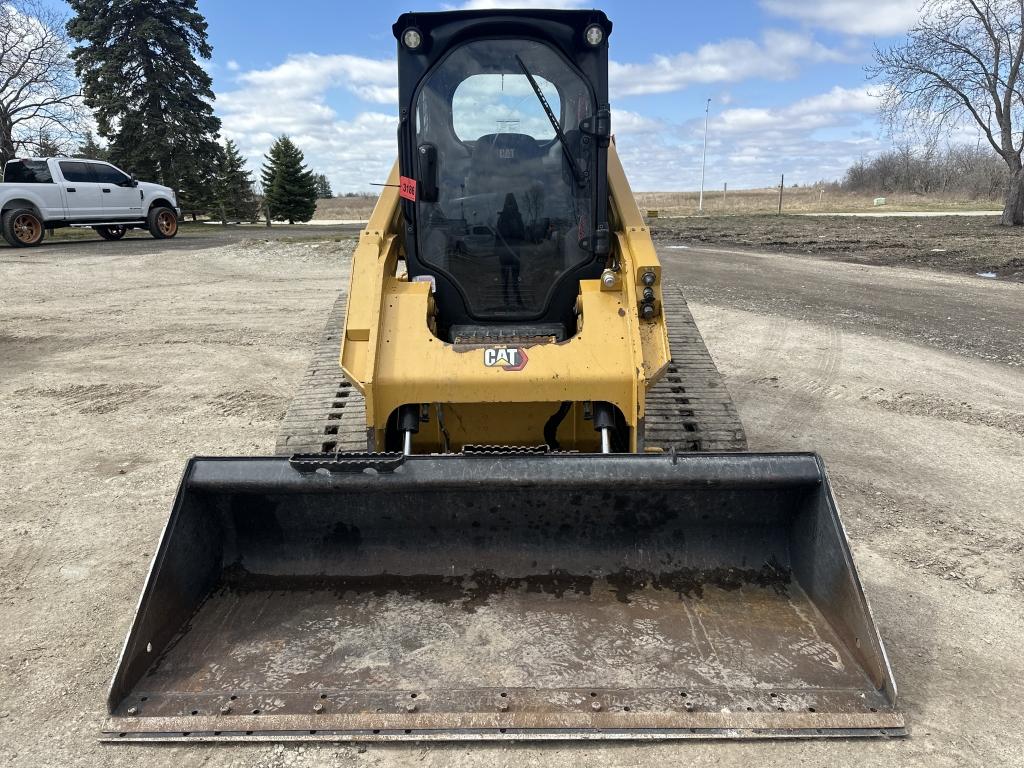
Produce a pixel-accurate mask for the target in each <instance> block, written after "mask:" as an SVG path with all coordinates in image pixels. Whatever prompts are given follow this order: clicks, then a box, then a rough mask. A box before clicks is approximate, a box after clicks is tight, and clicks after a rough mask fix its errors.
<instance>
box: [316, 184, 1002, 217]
mask: <svg viewBox="0 0 1024 768" xmlns="http://www.w3.org/2000/svg"><path fill="white" fill-rule="evenodd" d="M698 198H699V194H698V193H697V192H638V193H636V201H637V204H638V205H639V206H640V210H642V211H644V212H645V213H646V212H648V211H657V212H658V216H659V217H665V216H669V217H674V216H699V215H701V212H700V211H698V209H697V203H698ZM874 200H875V196H874V195H865V194H855V193H852V192H843V191H840V190H833V189H824V188H818V187H787V188H786V189H785V190H784V191H783V196H782V210H783V212H784V213H853V212H860V211H965V210H969V211H997V210H1000V209H1001V208H1002V207H1003V206H1002V202H1001V201H1000V200H989V199H967V198H952V197H933V196H927V195H910V194H896V195H886V196H885V205H884V206H876V205H875V204H874ZM376 201H377V198H376V197H375V196H373V195H360V196H358V197H335V198H331V199H328V200H319V201H317V208H316V215H315V216H314V218H315V219H365V218H366V217H367V216H369V215H370V211H372V210H373V204H374V203H375V202H376ZM778 209H779V190H778V188H777V187H776V188H774V189H741V190H736V191H730V192H729V193H728V194H723V192H722V190H721V189H717V190H705V192H704V214H708V215H721V214H750V213H776V212H778Z"/></svg>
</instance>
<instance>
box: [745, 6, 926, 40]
mask: <svg viewBox="0 0 1024 768" xmlns="http://www.w3.org/2000/svg"><path fill="white" fill-rule="evenodd" d="M760 3H761V7H762V8H764V9H765V10H766V11H768V12H769V13H774V14H776V15H778V16H785V17H787V18H791V19H796V20H798V21H802V22H804V23H805V24H808V25H810V26H815V27H823V28H825V29H831V30H835V31H837V32H844V33H846V34H849V35H894V34H899V33H901V32H906V31H907V30H908V29H909V28H910V27H911V25H913V23H914V22H915V21H916V20H917V17H918V10H919V7H920V5H921V0H871V2H865V0H813V1H812V0H760Z"/></svg>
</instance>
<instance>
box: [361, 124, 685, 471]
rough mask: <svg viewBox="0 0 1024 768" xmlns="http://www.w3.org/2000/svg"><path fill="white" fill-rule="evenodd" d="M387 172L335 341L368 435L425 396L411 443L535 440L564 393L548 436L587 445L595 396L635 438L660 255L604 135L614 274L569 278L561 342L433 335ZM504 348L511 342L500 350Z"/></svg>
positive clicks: (419, 448)
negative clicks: (572, 312)
mask: <svg viewBox="0 0 1024 768" xmlns="http://www.w3.org/2000/svg"><path fill="white" fill-rule="evenodd" d="M398 176H399V174H398V167H397V164H396V165H395V167H394V168H393V169H392V171H391V175H390V177H389V179H388V184H389V186H387V187H384V191H383V193H382V194H381V196H380V199H379V200H378V201H377V205H376V207H375V208H374V210H373V214H372V215H371V216H370V220H369V222H368V224H367V226H366V229H365V230H364V231H363V232H362V233H361V234H360V236H359V243H358V245H357V246H356V249H355V253H354V255H353V258H352V277H351V281H350V283H349V298H348V314H347V316H346V318H345V333H344V337H343V339H342V345H341V367H342V369H343V371H344V372H345V375H346V376H347V377H348V378H349V380H350V381H351V382H352V384H353V385H354V386H355V387H357V388H358V389H359V390H360V391H361V392H362V393H363V396H364V397H365V399H366V425H367V429H368V430H370V431H372V437H373V443H372V445H375V446H376V447H377V449H378V450H382V449H383V447H384V434H385V429H386V426H387V422H388V418H389V416H391V414H392V413H393V412H394V411H395V410H396V409H397V408H399V406H402V405H406V404H413V403H425V404H430V406H429V421H427V422H424V423H423V424H422V425H421V429H420V431H419V433H418V434H417V435H416V436H415V438H414V440H413V449H414V452H416V453H430V452H436V451H441V450H445V449H447V450H451V451H458V450H460V449H461V448H462V447H463V446H464V445H467V444H470V445H539V444H540V443H542V442H543V438H542V435H543V427H544V423H545V422H546V421H547V420H548V418H550V417H551V415H552V414H553V413H554V412H555V411H556V410H557V409H558V406H559V404H561V403H562V402H565V401H568V402H571V403H572V404H573V405H572V409H571V411H570V413H569V415H568V416H567V417H566V419H565V420H564V422H563V423H562V425H561V427H560V428H559V431H558V439H559V443H560V445H561V447H562V449H566V450H569V449H571V450H580V451H593V450H597V448H598V446H599V436H598V434H597V432H596V431H595V430H594V427H593V424H592V423H591V422H589V421H586V420H585V419H584V404H585V403H589V402H592V401H595V400H596V401H601V400H604V401H607V402H610V403H612V404H614V405H615V406H617V407H618V408H619V410H620V411H621V412H622V414H623V416H624V417H625V419H626V422H627V424H628V425H629V428H630V436H631V437H630V450H631V451H633V452H636V451H638V450H643V444H642V434H643V429H642V425H643V419H644V403H645V399H646V394H647V391H648V389H649V388H650V387H651V386H652V385H653V384H654V383H655V382H656V381H657V380H658V378H659V377H660V376H661V375H662V374H663V373H664V371H665V368H666V367H667V366H668V363H669V346H668V334H667V329H666V326H665V320H664V317H663V316H662V315H661V313H660V312H658V314H657V315H656V316H655V317H654V319H653V320H642V319H641V318H640V316H639V312H638V306H639V294H640V292H641V291H642V290H643V283H642V277H643V275H644V274H646V273H649V272H653V273H654V274H655V275H656V277H657V281H656V283H655V285H654V290H655V297H656V298H655V302H656V304H655V305H656V306H657V307H659V308H660V306H661V265H660V263H659V262H658V258H657V255H656V253H655V251H654V246H653V243H652V242H651V236H650V232H649V230H648V229H647V226H646V224H645V223H644V220H643V217H642V216H641V215H640V211H639V209H638V208H637V205H636V202H635V200H634V198H633V193H632V191H631V190H630V188H629V182H628V181H627V180H626V176H625V173H624V172H623V170H622V165H621V163H620V162H619V158H618V154H617V153H616V151H615V145H614V142H613V143H612V145H611V146H610V147H609V150H608V188H609V196H610V200H609V202H610V204H611V205H610V207H609V218H610V223H611V227H612V230H613V238H612V259H617V260H618V264H619V273H618V275H619V277H618V280H616V281H615V284H614V286H612V287H610V288H609V287H607V286H605V285H603V284H602V281H601V280H581V281H580V293H579V299H578V306H577V309H578V326H577V332H576V335H575V336H573V337H571V338H570V339H568V340H567V341H564V342H561V343H543V344H534V345H532V346H528V345H524V346H521V347H519V346H515V345H497V346H487V347H484V346H479V345H454V344H450V343H447V342H444V341H442V340H441V339H439V338H437V337H436V336H435V335H434V333H433V331H432V328H433V325H434V323H433V315H434V304H433V301H434V300H433V296H432V295H431V293H430V291H431V286H430V283H427V282H412V281H409V280H408V278H407V276H406V275H405V274H404V273H403V274H399V273H398V262H399V259H400V258H401V256H402V252H403V247H402V242H403V238H402V236H401V234H400V233H401V232H402V230H403V229H404V225H403V223H402V217H401V209H400V206H399V195H398V188H397V185H398ZM612 259H610V260H609V263H611V261H612ZM503 348H507V349H514V350H516V353H515V354H506V355H505V356H504V357H503V356H502V355H501V352H500V350H501V349H503ZM520 350H521V352H520ZM521 353H525V356H526V358H527V362H526V365H525V366H523V367H522V368H521V369H520V370H508V368H515V367H516V366H515V365H502V363H504V362H505V358H509V359H510V362H513V363H520V362H521V361H520V359H519V355H520V354H521ZM496 359H497V364H495V361H496ZM439 413H440V417H441V418H440V419H439V418H438V414H439ZM442 427H443V432H442Z"/></svg>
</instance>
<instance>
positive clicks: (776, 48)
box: [199, 0, 919, 192]
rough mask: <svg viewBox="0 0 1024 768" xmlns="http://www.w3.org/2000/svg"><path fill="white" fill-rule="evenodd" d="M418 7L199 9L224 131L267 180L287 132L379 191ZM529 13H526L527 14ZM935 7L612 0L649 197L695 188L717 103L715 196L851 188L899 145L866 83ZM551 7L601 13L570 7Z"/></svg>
mask: <svg viewBox="0 0 1024 768" xmlns="http://www.w3.org/2000/svg"><path fill="white" fill-rule="evenodd" d="M499 2H501V0H498V2H495V1H494V0H491V1H485V0H474V1H473V2H470V3H453V4H448V3H432V2H423V3H420V4H418V5H415V6H409V5H408V3H407V2H405V3H401V4H399V3H392V2H387V1H386V0H378V1H377V2H372V3H361V2H360V3H354V2H345V3H341V2H328V1H327V0H293V2H291V3H287V4H282V3H281V2H280V0H273V1H271V0H247V2H246V3H245V4H244V7H243V6H242V5H240V4H239V3H237V2H233V1H231V2H229V0H199V7H200V10H201V11H202V12H203V13H204V14H205V15H206V17H207V19H208V21H209V34H210V41H211V42H212V44H213V48H214V56H213V59H212V61H210V62H209V63H208V64H207V66H208V68H209V71H210V72H211V74H212V75H213V80H214V90H215V92H216V94H217V102H216V109H217V112H218V114H219V115H220V116H221V118H222V120H223V122H224V128H223V133H224V135H225V136H227V137H230V138H232V139H234V140H235V141H236V142H237V143H238V144H239V146H240V147H241V149H242V151H243V152H244V153H245V155H246V156H247V157H248V158H249V159H250V164H251V166H252V167H253V168H254V169H255V168H257V167H258V165H259V162H260V160H261V156H262V154H263V152H265V150H266V148H267V146H268V144H269V142H270V141H271V140H272V139H273V137H274V136H276V135H278V134H280V133H282V132H287V133H288V134H289V135H291V136H292V138H293V139H294V140H295V141H296V143H298V144H299V146H300V147H301V148H302V149H303V150H304V152H305V153H306V157H307V160H308V162H309V164H310V165H311V166H312V167H313V168H314V169H316V170H318V171H323V172H325V173H327V174H328V176H329V178H330V179H331V182H332V184H333V186H334V189H335V191H336V192H338V191H350V190H368V189H370V183H371V182H379V181H382V180H383V179H384V176H385V174H386V171H387V169H388V167H390V164H391V160H392V158H393V157H394V154H395V132H394V131H395V125H396V119H395V112H396V107H395V104H394V98H395V92H396V89H395V68H394V51H395V40H394V37H393V36H392V34H391V24H392V23H393V22H394V20H395V18H397V16H398V15H399V14H400V13H401V12H403V11H405V10H442V9H444V8H447V7H465V6H467V5H477V6H486V7H493V6H494V5H497V4H499ZM528 4H529V3H528V2H522V1H519V2H514V3H510V5H514V6H518V7H522V6H524V5H528ZM918 4H919V0H719V1H718V2H690V1H688V0H687V1H677V2H652V1H650V0H630V1H629V2H624V1H621V0H609V1H608V2H605V3H603V4H601V5H600V7H601V8H602V9H603V10H604V11H605V12H606V13H607V14H608V16H609V18H611V19H612V21H613V23H614V25H615V28H614V31H613V33H612V35H611V38H610V53H611V60H612V65H611V88H612V108H613V130H614V132H615V134H616V139H617V146H618V148H619V152H620V154H621V155H622V157H623V162H624V164H625V165H626V170H627V172H628V173H629V175H630V177H631V180H632V182H633V186H634V188H636V189H638V190H672V189H695V188H696V187H697V186H698V183H699V179H700V152H701V140H702V136H703V110H704V103H705V100H706V99H707V98H711V99H712V104H711V120H710V122H711V130H710V139H709V148H708V173H707V184H708V186H709V187H711V188H721V186H722V183H723V182H728V183H729V186H730V188H743V187H756V186H768V185H771V184H775V183H777V181H778V177H779V174H780V173H785V174H786V179H787V182H789V181H790V180H792V181H793V182H801V183H803V182H813V181H816V180H818V179H832V178H836V177H838V176H841V175H842V172H843V170H844V169H845V168H846V167H847V166H848V165H849V164H850V162H852V161H853V160H855V159H856V158H858V157H860V156H864V155H870V154H872V153H874V152H877V151H879V150H880V149H881V148H883V147H884V146H885V145H886V143H887V139H886V136H885V134H884V132H883V131H882V129H881V128H880V126H879V125H878V121H877V119H876V112H875V110H876V102H875V98H874V96H873V95H872V93H873V91H874V90H876V89H877V86H873V85H872V84H870V83H868V81H867V80H866V79H865V74H864V69H863V67H864V64H865V63H867V62H869V61H870V59H871V50H872V46H873V45H874V44H875V43H876V42H877V43H879V44H883V45H884V44H885V43H886V42H889V41H891V40H893V39H897V38H898V37H899V36H900V35H901V33H902V32H903V31H905V30H906V29H907V28H908V26H909V25H910V24H912V23H913V20H914V18H915V13H916V8H917V6H918ZM541 5H547V6H563V7H589V6H590V5H592V3H577V2H572V0H569V1H568V2H560V3H541Z"/></svg>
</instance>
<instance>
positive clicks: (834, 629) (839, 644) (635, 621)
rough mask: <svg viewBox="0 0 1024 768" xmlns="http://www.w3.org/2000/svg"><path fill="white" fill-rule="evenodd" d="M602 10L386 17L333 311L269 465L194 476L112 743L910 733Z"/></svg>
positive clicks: (808, 469)
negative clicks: (707, 329) (692, 250)
mask: <svg viewBox="0 0 1024 768" xmlns="http://www.w3.org/2000/svg"><path fill="white" fill-rule="evenodd" d="M611 30H612V25H611V23H610V22H609V21H608V19H607V18H606V17H605V15H604V14H603V13H600V12H597V11H487V12H468V11H467V12H462V11H459V12H447V13H423V14H419V13H417V14H405V15H403V16H401V17H400V18H399V20H398V22H397V23H396V24H395V26H394V33H395V36H396V38H397V40H398V64H399V66H398V72H399V98H400V125H399V134H398V138H399V141H398V143H399V159H398V163H397V164H396V167H395V169H394V171H393V172H392V175H391V179H390V181H389V186H387V187H386V188H385V189H384V192H383V194H382V195H381V197H380V200H379V202H378V204H377V206H376V209H375V210H374V212H373V215H372V217H371V219H370V222H369V224H368V226H367V227H366V229H365V231H363V232H362V234H361V235H360V238H359V242H358V245H357V247H356V249H355V252H354V256H353V263H352V277H351V282H350V286H349V291H348V301H347V305H346V303H345V302H344V300H342V301H340V302H339V305H338V307H337V308H336V312H335V314H334V315H333V316H332V321H331V323H330V324H329V326H328V329H327V331H326V333H325V335H324V346H323V350H322V353H321V354H320V355H318V356H317V358H316V359H315V360H314V362H313V364H312V366H311V369H310V371H309V374H308V376H307V379H306V382H305V384H304V388H303V391H302V392H301V393H300V395H299V396H298V397H297V398H296V400H295V403H294V404H293V406H292V408H291V409H290V410H289V413H288V416H287V417H286V420H285V422H284V426H283V429H282V436H281V438H280V442H279V452H281V453H283V454H285V455H282V456H273V457H259V458H195V459H192V460H191V461H190V462H189V464H188V466H187V467H186V469H185V474H184V477H183V479H182V481H181V486H180V488H179V490H178V494H177V498H176V499H175V502H174V506H173V510H172V512H171V516H170V519H169V522H168V524H167V528H166V530H165V531H164V533H163V537H162V539H161V542H160V545H159V549H158V551H157V554H156V556H155V559H154V562H153V566H152V570H151V572H150V574H149V577H148V580H147V582H146V585H145V589H144V591H143V593H142V598H141V601H140V604H139V607H138V611H137V614H136V616H135V620H134V623H133V625H132V628H131V630H130V634H129V636H128V639H127V642H126V644H125V647H124V650H123V653H122V656H121V659H120V662H119V664H118V668H117V671H116V674H115V677H114V680H113V683H112V687H111V690H110V695H109V701H108V705H109V714H110V717H109V719H108V722H107V724H106V726H105V729H104V735H105V738H108V739H110V740H113V741H138V740H153V739H155V740H189V739H192V740H218V739H225V740H245V739H257V740H258V739H264V740H265V739H276V740H287V739H301V740H310V739H328V740H329V739H343V740H374V739H376V740H401V739H415V740H429V739H441V740H443V739H481V738H483V739H570V738H588V739H589V738H608V739H621V738H635V739H654V738H682V737H728V738H743V737H780V736H812V737H813V736H873V735H900V734H902V733H903V732H904V727H905V726H904V719H903V715H902V714H901V713H900V711H899V710H898V709H897V707H896V687H895V683H894V681H893V677H892V674H891V671H890V668H889V664H888V662H887V659H886V655H885V651H884V649H883V646H882V642H881V639H880V637H879V634H878V632H877V630H876V628H875V625H874V622H873V620H872V617H871V614H870V612H869V609H868V605H867V601H866V599H865V596H864V592H863V589H862V586H861V583H860V580H859V578H858V576H857V572H856V569H855V567H854V563H853V559H852V557H851V553H850V548H849V545H848V542H847V538H846V535H845V533H844V531H843V526H842V523H841V522H840V518H839V515H838V512H837V510H836V505H835V501H834V500H833V497H832V493H831V491H830V488H829V483H828V479H827V476H826V474H825V468H824V466H823V464H822V462H821V460H820V458H818V457H817V456H816V455H814V454H799V453H787V454H759V453H746V452H743V450H744V449H745V447H746V444H745V437H744V435H743V430H742V426H741V425H740V423H739V421H738V419H737V416H736V411H735V408H734V407H733V404H732V402H731V400H730V399H729V395H728V392H727V391H726V389H725V387H724V384H723V382H722V379H721V377H720V376H719V374H718V372H717V371H716V370H715V368H714V364H713V363H712V362H711V358H710V356H709V355H708V353H707V350H706V348H705V347H704V343H703V341H702V340H701V337H700V334H699V333H698V332H697V330H696V328H695V326H694V325H693V320H692V318H691V317H690V315H689V313H688V311H687V309H686V304H685V302H684V301H683V300H682V298H681V295H680V293H679V289H678V287H675V286H674V285H671V284H669V283H666V280H665V275H664V274H663V272H662V269H661V266H660V264H659V262H658V259H657V256H656V254H655V251H654V248H653V246H652V242H651V238H650V234H649V232H648V229H647V227H646V226H645V223H644V221H643V219H642V217H641V215H640V213H639V211H638V210H637V207H636V204H635V202H634V199H633V196H632V194H631V192H630V189H629V185H628V183H627V181H626V178H625V175H624V174H623V171H622V167H621V166H620V164H619V160H618V157H617V155H616V151H615V143H614V141H613V140H612V136H611V129H612V126H611V119H610V115H609V104H608V82H607V72H608V37H609V35H610V33H611ZM341 318H344V320H343V321H342V319H341ZM342 323H343V327H342ZM339 354H340V362H341V370H343V371H344V375H343V376H342V374H341V372H340V371H339V367H338V359H339Z"/></svg>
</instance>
